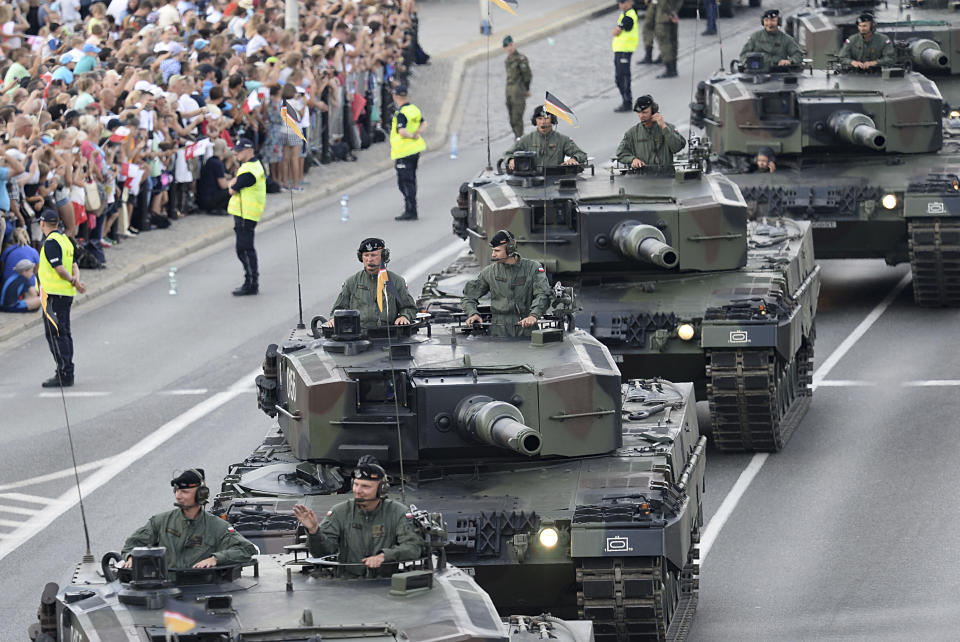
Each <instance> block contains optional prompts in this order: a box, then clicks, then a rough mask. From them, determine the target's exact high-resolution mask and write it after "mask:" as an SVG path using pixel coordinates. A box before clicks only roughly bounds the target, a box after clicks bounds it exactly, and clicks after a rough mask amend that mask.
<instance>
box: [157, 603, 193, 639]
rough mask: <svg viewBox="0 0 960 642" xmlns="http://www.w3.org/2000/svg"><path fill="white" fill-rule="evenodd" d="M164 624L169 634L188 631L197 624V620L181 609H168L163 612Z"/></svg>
mask: <svg viewBox="0 0 960 642" xmlns="http://www.w3.org/2000/svg"><path fill="white" fill-rule="evenodd" d="M163 625H164V627H165V628H166V632H167V634H170V633H187V632H188V631H192V630H193V629H195V628H196V626H197V621H196V620H194V619H193V618H192V617H190V616H188V615H184V614H183V613H180V612H179V611H172V610H169V609H168V610H166V611H164V612H163Z"/></svg>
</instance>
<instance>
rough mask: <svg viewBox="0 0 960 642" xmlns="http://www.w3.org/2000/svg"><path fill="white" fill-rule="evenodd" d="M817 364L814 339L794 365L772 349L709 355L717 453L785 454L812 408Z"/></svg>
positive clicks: (806, 344) (708, 380)
mask: <svg viewBox="0 0 960 642" xmlns="http://www.w3.org/2000/svg"><path fill="white" fill-rule="evenodd" d="M812 362H813V337H812V336H811V337H810V338H809V339H808V340H807V343H805V345H804V347H803V348H801V349H800V350H798V351H797V354H796V355H794V358H793V360H791V361H790V362H789V363H784V362H783V360H782V359H780V358H779V357H777V354H776V352H775V351H774V350H773V349H772V348H764V349H754V350H710V351H708V353H707V399H708V401H709V402H710V419H711V423H712V425H713V443H714V444H715V445H716V446H717V448H719V449H720V450H723V451H749V450H763V451H769V452H776V451H778V450H780V449H781V448H783V446H784V445H785V444H786V443H787V441H788V440H789V439H790V435H791V434H792V433H793V431H794V429H795V428H796V427H797V424H798V423H799V422H800V419H801V418H802V417H803V415H804V414H805V413H806V412H807V408H808V407H809V405H810V396H811V394H812V389H811V387H810V382H811V377H812V374H811V365H812Z"/></svg>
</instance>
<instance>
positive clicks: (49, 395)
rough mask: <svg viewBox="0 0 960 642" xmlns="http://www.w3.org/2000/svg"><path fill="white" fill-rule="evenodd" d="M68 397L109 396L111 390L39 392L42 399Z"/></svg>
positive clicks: (38, 394)
mask: <svg viewBox="0 0 960 642" xmlns="http://www.w3.org/2000/svg"><path fill="white" fill-rule="evenodd" d="M61 395H62V396H63V397H66V398H67V399H82V398H84V397H107V396H109V395H110V393H109V392H97V391H94V390H70V391H67V390H64V391H63V392H38V393H37V397H39V398H40V399H59V398H60V397H61Z"/></svg>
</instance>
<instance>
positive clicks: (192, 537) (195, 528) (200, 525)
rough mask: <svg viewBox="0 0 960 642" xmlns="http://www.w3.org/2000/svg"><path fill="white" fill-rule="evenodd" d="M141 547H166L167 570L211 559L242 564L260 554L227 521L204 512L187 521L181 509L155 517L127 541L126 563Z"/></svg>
mask: <svg viewBox="0 0 960 642" xmlns="http://www.w3.org/2000/svg"><path fill="white" fill-rule="evenodd" d="M138 546H164V547H166V549H167V568H190V567H192V566H193V565H194V564H196V563H197V562H199V561H200V560H203V559H206V558H208V557H210V556H211V555H213V556H214V557H216V558H217V565H218V566H222V565H224V564H241V563H243V562H247V561H249V560H250V558H251V557H252V556H253V555H254V554H255V553H256V552H257V549H256V547H255V546H254V545H253V544H251V543H250V542H249V541H247V538H245V537H244V536H243V535H241V534H240V533H238V532H236V531H235V530H234V529H233V527H232V526H231V525H230V524H229V523H228V522H227V521H225V520H223V519H220V518H219V517H216V516H215V515H211V514H210V513H208V512H206V511H203V510H201V511H200V513H199V514H198V515H197V517H196V519H187V518H186V517H185V516H184V514H183V511H182V510H180V509H179V508H175V509H174V510H172V511H168V512H166V513H160V514H159V515H154V516H153V517H151V518H150V520H149V521H147V523H146V525H144V526H142V527H141V528H139V529H137V531H136V532H134V533H133V535H131V536H130V537H128V538H127V541H126V542H124V544H123V550H122V551H121V553H120V555H121V556H122V557H123V558H124V559H126V557H127V555H129V554H130V551H132V550H133V549H134V548H136V547H138Z"/></svg>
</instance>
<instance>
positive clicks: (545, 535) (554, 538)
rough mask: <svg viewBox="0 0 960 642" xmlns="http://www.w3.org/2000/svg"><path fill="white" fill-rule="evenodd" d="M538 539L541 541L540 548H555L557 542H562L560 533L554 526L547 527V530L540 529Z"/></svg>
mask: <svg viewBox="0 0 960 642" xmlns="http://www.w3.org/2000/svg"><path fill="white" fill-rule="evenodd" d="M537 539H538V540H539V541H540V546H542V547H544V548H553V547H554V546H556V545H557V542H559V541H560V533H559V532H557V529H555V528H553V527H552V526H547V527H546V528H541V529H540V534H539V535H538V536H537Z"/></svg>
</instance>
